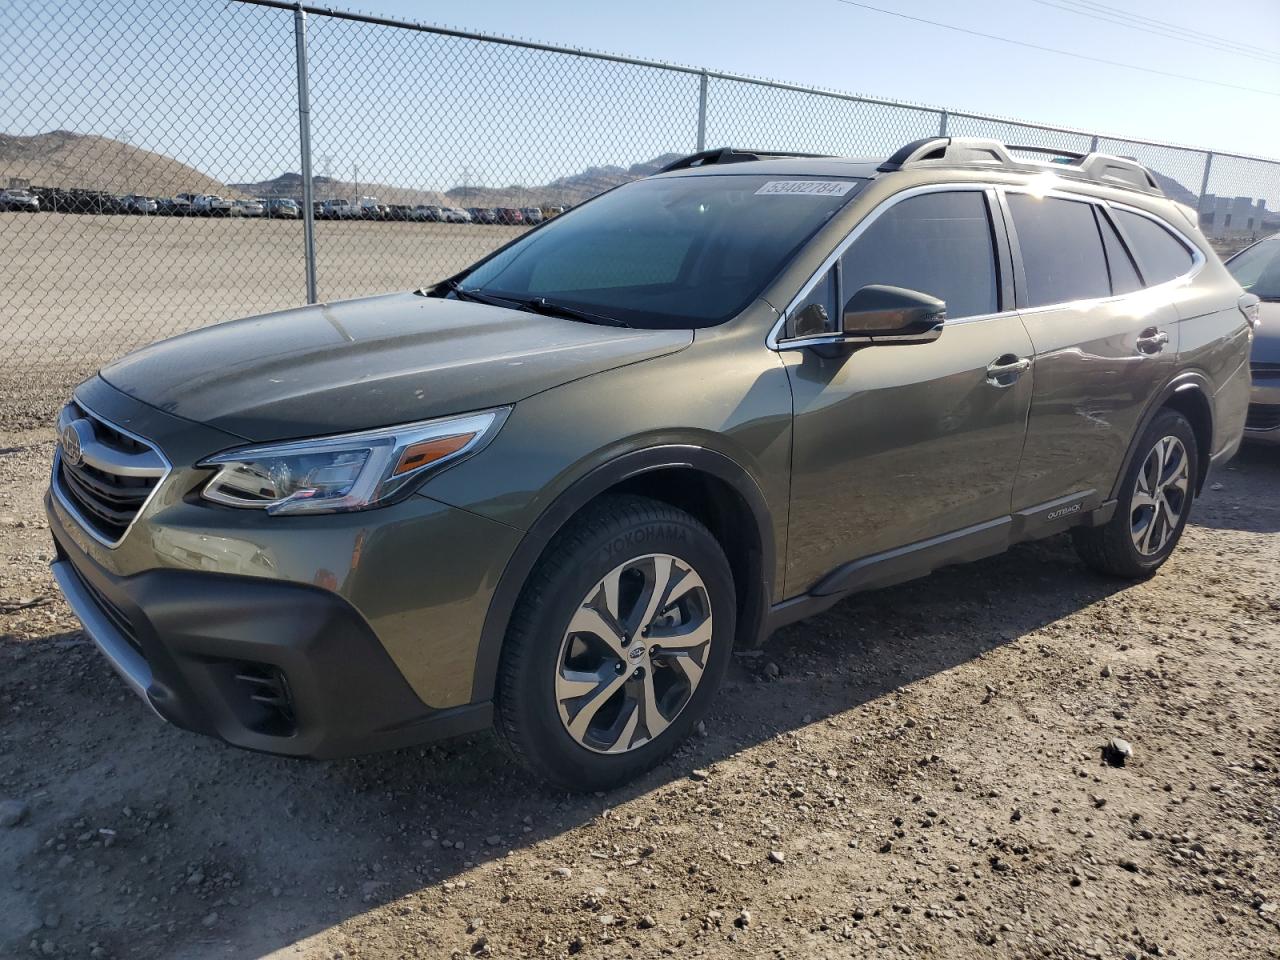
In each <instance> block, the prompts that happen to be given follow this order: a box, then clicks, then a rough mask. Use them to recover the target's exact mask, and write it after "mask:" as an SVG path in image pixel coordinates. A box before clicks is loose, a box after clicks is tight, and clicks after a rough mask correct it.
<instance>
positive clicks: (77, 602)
mask: <svg viewBox="0 0 1280 960" xmlns="http://www.w3.org/2000/svg"><path fill="white" fill-rule="evenodd" d="M50 569H51V570H52V571H53V578H54V579H55V580H56V581H57V582H58V589H59V590H61V591H62V595H63V596H64V597H66V599H67V603H68V604H70V606H71V612H72V613H74V614H75V615H76V617H77V618H79V620H80V624H81V626H82V627H83V628H84V635H85V636H86V637H88V638H89V639H90V640H92V641H93V643H94V646H96V647H97V648H98V649H99V650H100V651H101V652H102V655H103V656H105V657H106V658H107V662H108V663H110V664H111V667H112V669H114V670H115V672H116V673H118V674H120V676H121V678H122V679H123V680H124V682H125V683H127V684H128V685H129V689H131V690H132V691H133V692H134V693H136V694H137V695H138V696H139V697H141V698H142V700H143V702H144V703H146V705H147V706H148V707H150V708H151V712H152V713H154V714H155V715H156V716H157V717H160V718H161V719H162V720H163V719H164V715H163V714H161V713H160V711H159V710H157V709H156V707H155V704H153V703H152V702H151V698H150V697H149V696H147V690H148V688H150V686H151V683H152V676H151V667H150V666H148V665H147V661H146V660H144V659H143V658H142V656H141V654H139V653H138V651H136V650H135V649H133V646H132V645H131V644H130V643H129V641H128V640H126V639H125V637H124V636H123V635H122V634H121V633H120V631H119V630H117V629H116V627H115V624H113V623H112V622H111V621H110V620H109V619H108V618H107V616H106V615H105V614H104V613H102V611H101V609H100V608H99V607H98V604H97V602H96V601H95V600H94V599H93V597H92V595H91V594H90V593H89V590H88V588H86V587H85V585H84V583H83V582H81V580H80V576H79V574H77V573H76V571H75V567H73V566H72V565H71V562H70V561H69V560H57V561H54V563H52V564H51V565H50Z"/></svg>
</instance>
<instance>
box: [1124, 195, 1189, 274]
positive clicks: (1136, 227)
mask: <svg viewBox="0 0 1280 960" xmlns="http://www.w3.org/2000/svg"><path fill="white" fill-rule="evenodd" d="M1112 212H1113V213H1114V214H1115V216H1116V222H1118V223H1119V224H1120V229H1122V230H1123V231H1124V232H1125V234H1126V235H1127V236H1128V237H1129V243H1130V244H1131V245H1132V247H1133V252H1134V255H1135V256H1136V257H1137V258H1138V267H1139V268H1140V269H1141V270H1142V278H1143V279H1144V280H1145V281H1146V283H1147V286H1152V285H1153V284H1157V283H1164V282H1165V281H1166V280H1172V279H1173V278H1174V277H1180V276H1182V275H1183V274H1184V273H1186V272H1187V271H1188V270H1190V269H1191V265H1192V263H1194V262H1195V261H1194V260H1193V259H1192V257H1191V251H1190V250H1188V249H1187V247H1186V245H1185V244H1184V243H1183V242H1182V241H1181V240H1179V239H1177V238H1176V237H1175V236H1174V235H1173V234H1172V233H1170V232H1169V231H1168V230H1166V229H1165V228H1164V227H1162V226H1160V224H1158V223H1156V222H1155V221H1154V220H1152V219H1150V218H1149V217H1143V216H1139V215H1138V214H1136V213H1129V212H1128V211H1127V210H1114V211H1112Z"/></svg>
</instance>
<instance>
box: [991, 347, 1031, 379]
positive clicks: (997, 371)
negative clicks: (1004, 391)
mask: <svg viewBox="0 0 1280 960" xmlns="http://www.w3.org/2000/svg"><path fill="white" fill-rule="evenodd" d="M1029 369H1031V361H1030V360H1029V359H1028V358H1027V357H1018V356H1015V355H1014V354H1012V353H1006V354H1005V355H1004V356H1003V357H997V358H996V359H995V360H993V361H991V363H990V364H988V365H987V383H989V384H991V386H993V387H1012V386H1013V385H1014V384H1015V383H1016V382H1017V381H1018V378H1019V377H1020V376H1022V375H1023V374H1024V373H1026V372H1027V371H1028V370H1029Z"/></svg>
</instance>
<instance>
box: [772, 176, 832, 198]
mask: <svg viewBox="0 0 1280 960" xmlns="http://www.w3.org/2000/svg"><path fill="white" fill-rule="evenodd" d="M853 188H854V183H853V181H852V180H770V181H769V182H768V183H766V184H765V185H764V186H763V187H761V188H760V189H759V190H757V191H756V196H757V197H758V196H761V195H762V194H779V195H784V196H813V195H814V194H817V195H819V196H823V197H843V196H844V195H845V194H846V193H848V192H849V191H850V190H852V189H853Z"/></svg>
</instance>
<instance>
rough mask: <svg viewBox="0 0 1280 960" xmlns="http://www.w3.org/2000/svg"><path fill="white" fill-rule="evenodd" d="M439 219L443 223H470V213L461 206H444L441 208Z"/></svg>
mask: <svg viewBox="0 0 1280 960" xmlns="http://www.w3.org/2000/svg"><path fill="white" fill-rule="evenodd" d="M440 219H441V220H443V221H444V222H445V223H470V222H471V214H469V213H467V211H465V210H463V209H462V208H461V207H444V208H443V209H442V210H441V213H440Z"/></svg>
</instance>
